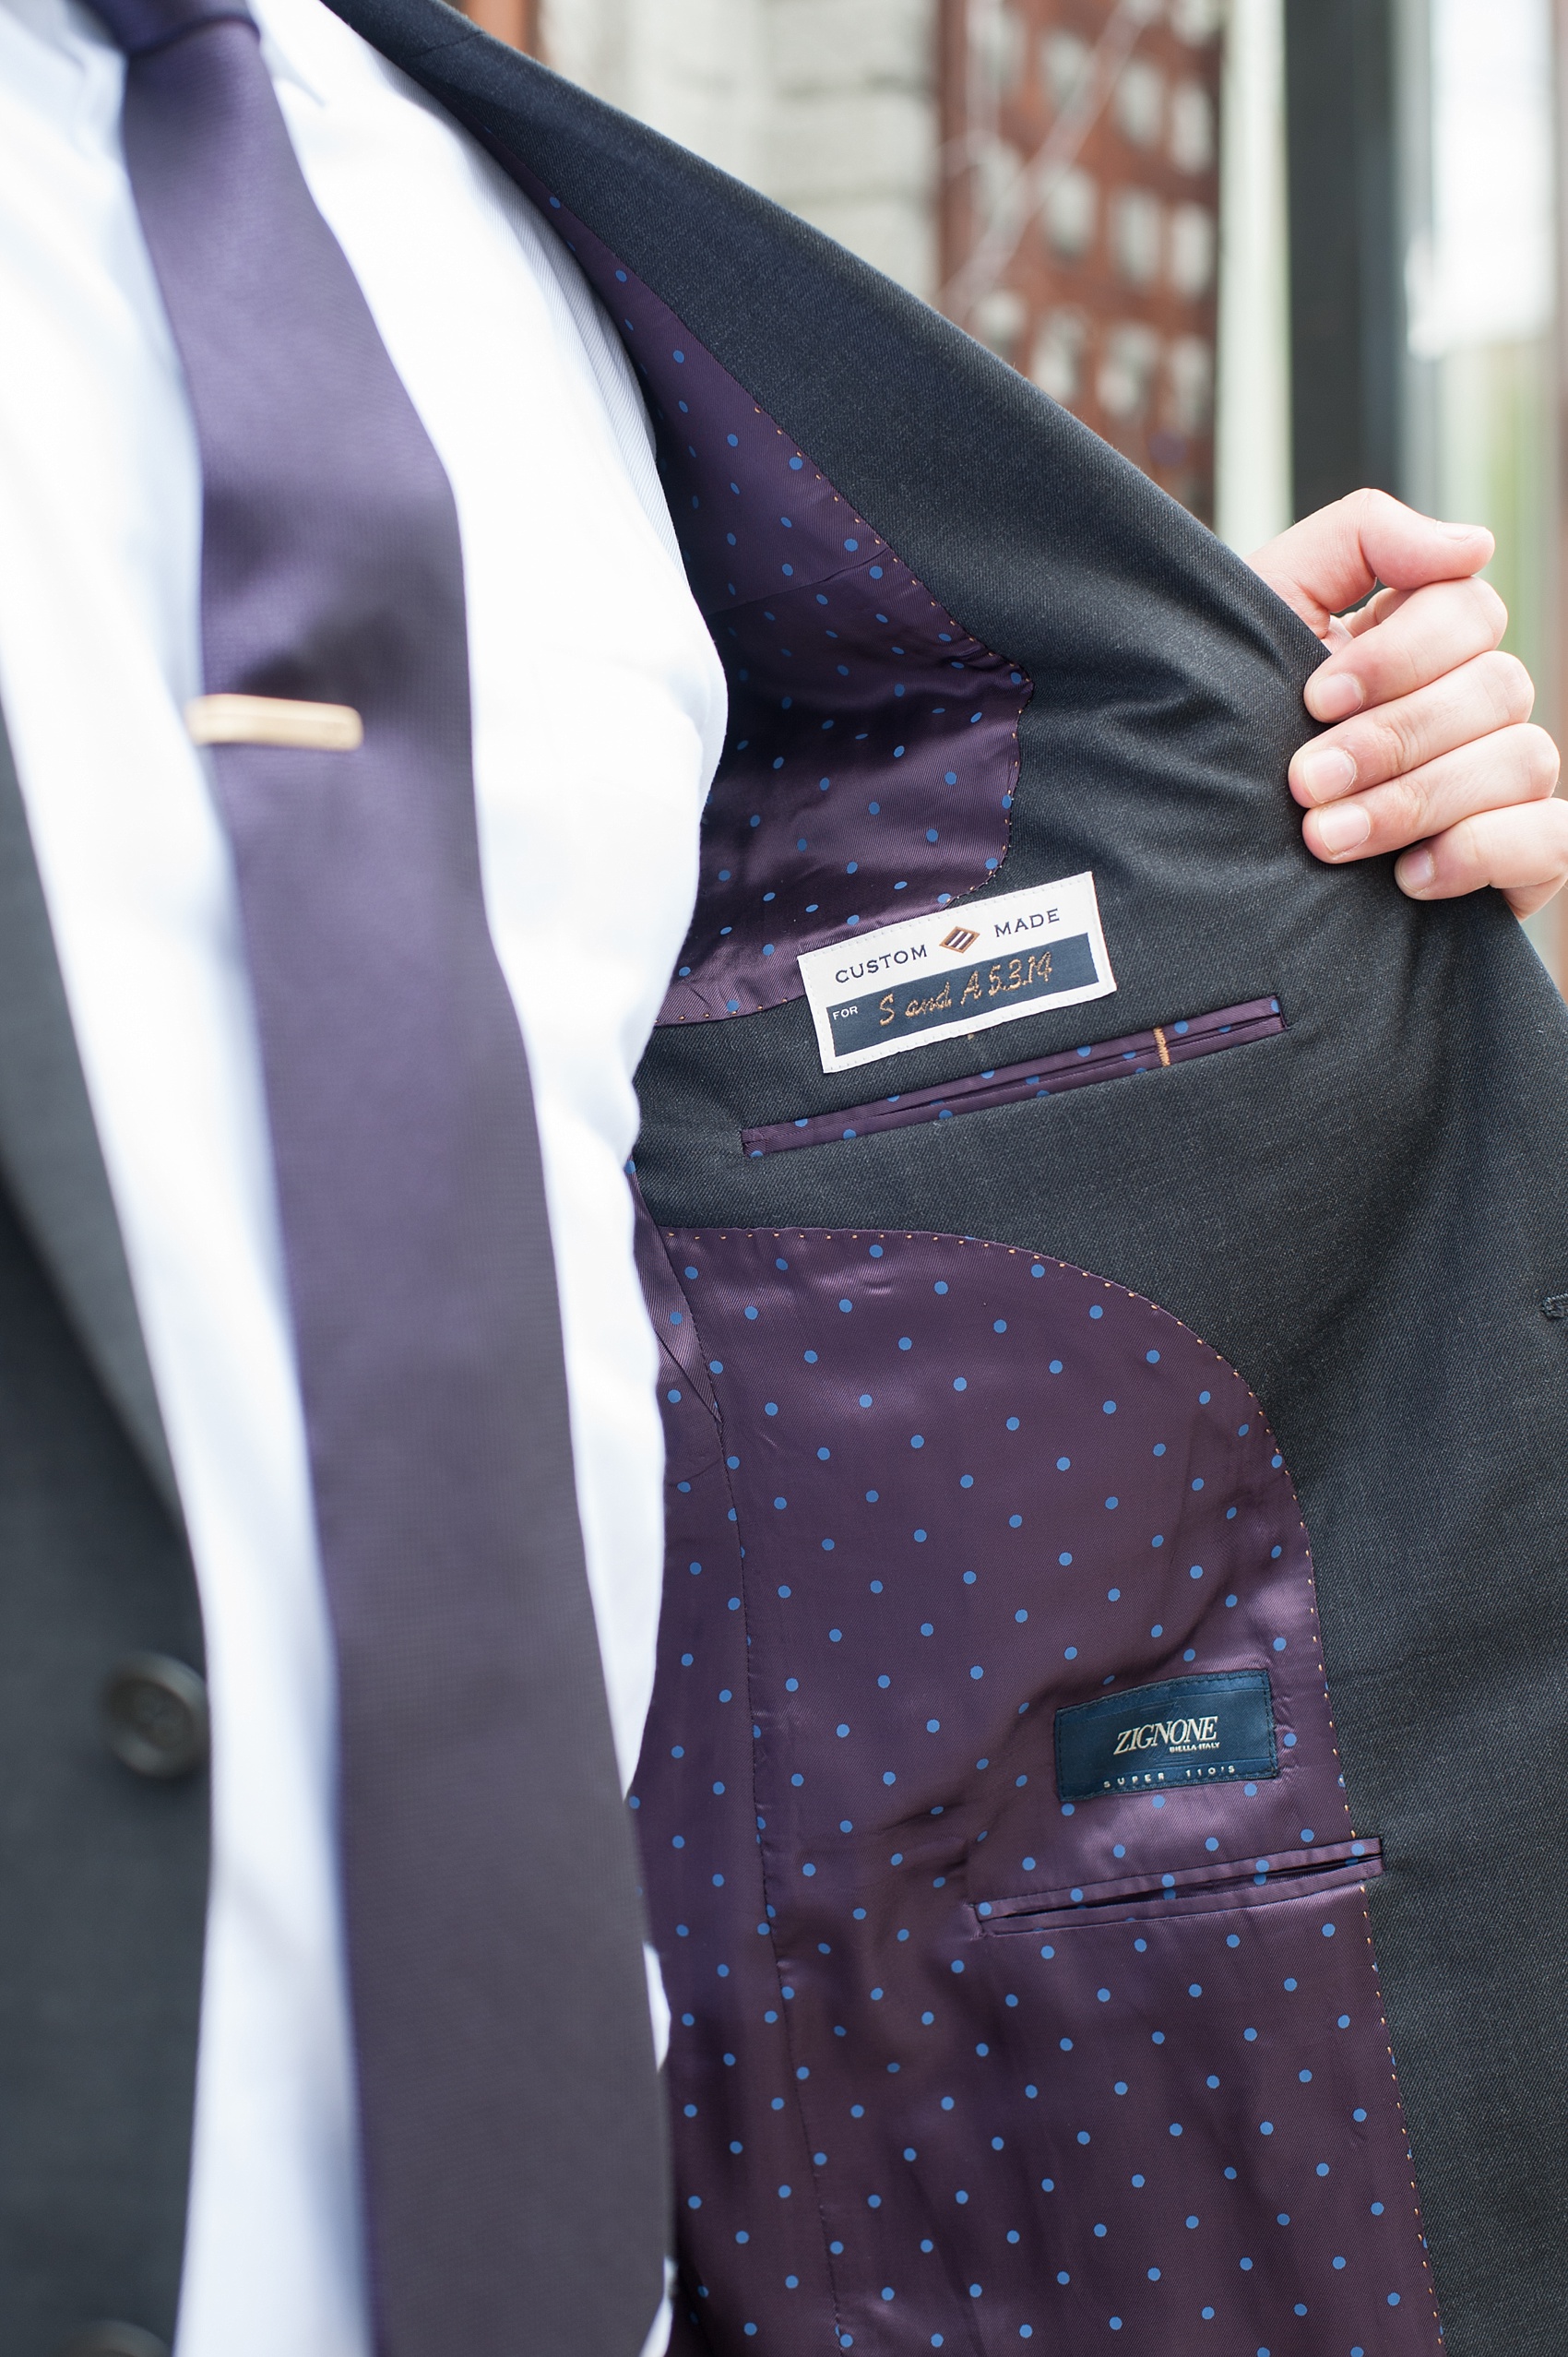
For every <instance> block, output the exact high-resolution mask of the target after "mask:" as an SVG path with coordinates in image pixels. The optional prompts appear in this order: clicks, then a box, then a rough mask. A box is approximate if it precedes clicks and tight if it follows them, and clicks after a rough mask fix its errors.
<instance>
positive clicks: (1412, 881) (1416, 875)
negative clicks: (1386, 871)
mask: <svg viewBox="0 0 1568 2357" xmlns="http://www.w3.org/2000/svg"><path fill="white" fill-rule="evenodd" d="M1394 874H1395V876H1396V879H1397V881H1398V885H1399V889H1400V890H1401V891H1402V892H1424V891H1425V890H1426V888H1427V887H1428V885H1429V884H1431V882H1433V880H1434V879H1435V877H1436V875H1437V862H1436V861H1435V860H1434V859H1433V857H1432V855H1431V852H1430V851H1428V850H1427V848H1426V845H1425V844H1424V843H1422V844H1420V845H1419V846H1418V847H1417V849H1416V850H1415V851H1407V852H1406V854H1405V856H1404V858H1403V859H1402V860H1400V861H1399V862H1398V863H1397V865H1396V868H1395V870H1394Z"/></svg>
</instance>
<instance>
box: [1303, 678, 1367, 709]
mask: <svg viewBox="0 0 1568 2357" xmlns="http://www.w3.org/2000/svg"><path fill="white" fill-rule="evenodd" d="M1365 701H1366V694H1365V691H1364V690H1363V688H1362V686H1361V683H1360V680H1359V679H1358V678H1357V677H1356V674H1355V673H1354V672H1353V671H1336V672H1330V673H1329V675H1328V677H1327V678H1326V679H1324V676H1323V674H1322V673H1321V672H1319V673H1317V674H1316V675H1315V676H1314V677H1313V678H1312V679H1310V680H1308V682H1307V697H1306V702H1307V709H1308V711H1309V712H1311V713H1312V714H1313V716H1314V717H1315V718H1316V719H1317V720H1345V719H1347V718H1348V715H1349V714H1350V713H1352V712H1359V711H1360V708H1361V706H1362V705H1363V704H1364V703H1365Z"/></svg>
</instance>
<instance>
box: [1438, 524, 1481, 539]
mask: <svg viewBox="0 0 1568 2357" xmlns="http://www.w3.org/2000/svg"><path fill="white" fill-rule="evenodd" d="M1440 529H1441V530H1442V533H1443V539H1444V540H1445V541H1475V540H1479V539H1480V538H1481V536H1482V534H1483V533H1484V532H1485V530H1486V526H1485V525H1484V524H1443V526H1442V527H1441V528H1440Z"/></svg>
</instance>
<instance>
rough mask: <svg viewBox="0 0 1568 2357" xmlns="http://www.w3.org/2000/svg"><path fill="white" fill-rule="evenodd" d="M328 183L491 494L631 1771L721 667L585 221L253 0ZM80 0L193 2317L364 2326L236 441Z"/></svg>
mask: <svg viewBox="0 0 1568 2357" xmlns="http://www.w3.org/2000/svg"><path fill="white" fill-rule="evenodd" d="M255 13H256V15H257V17H258V18H259V19H260V21H261V24H262V27H263V30H264V35H265V41H264V54H265V56H266V58H267V64H268V65H269V67H270V69H271V72H272V74H273V77H274V80H275V82H276V85H277V89H278V93H279V100H280V101H281V103H282V107H283V112H284V114H285V116H286V118H287V121H288V125H289V129H290V132H291V137H292V138H293V141H294V145H295V148H296V149H297V151H298V154H299V158H300V161H301V164H302V166H303V171H304V173H305V177H306V179H307V180H308V182H309V184H310V186H311V189H312V191H313V193H314V195H315V199H316V201H317V203H318V204H319V206H320V208H321V209H322V211H323V213H324V214H325V216H326V218H327V221H328V223H329V224H330V226H331V228H332V229H333V231H334V232H335V233H336V235H337V237H338V239H339V243H340V244H342V246H343V247H344V249H345V251H346V253H347V255H348V257H349V260H350V264H351V265H352V267H353V268H354V270H355V272H356V273H357V275H358V278H359V280H360V283H361V285H362V287H363V289H364V292H365V294H366V297H367V299H368V301H369V304H370V307H371V310H372V312H373V313H374V317H375V320H376V323H377V325H378V327H380V330H381V333H382V336H383V338H384V339H385V341H386V345H387V348H388V350H389V351H390V352H391V355H392V358H393V361H394V362H395V363H396V365H397V367H398V371H399V373H400V374H401V375H402V378H403V382H404V384H405V385H406V386H407V387H408V389H409V391H410V395H411V397H412V399H413V400H414V403H415V406H416V407H417V409H418V410H419V412H420V414H421V416H422V419H423V421H424V423H425V426H426V428H427V430H428V431H429V433H430V434H431V437H432V439H433V441H434V444H435V446H436V449H437V450H438V451H439V453H440V455H441V458H442V459H443V461H444V463H445V467H446V470H447V473H448V474H449V476H450V478H451V481H452V485H453V489H454V492H455V494H456V497H457V513H458V517H459V519H460V522H461V527H462V534H463V545H464V557H465V565H466V572H467V582H468V596H469V645H470V660H471V668H472V676H473V711H474V769H475V779H476V786H477V792H478V801H479V821H480V835H481V851H482V857H483V864H484V885H485V892H486V898H487V901H488V906H489V912H490V921H491V925H492V929H493V934H494V936H495V944H496V947H497V950H498V952H499V955H500V958H501V963H502V966H503V968H504V970H505V974H506V979H507V982H508V983H509V985H510V987H511V990H512V994H513V996H514V999H515V1000H516V1003H517V1012H518V1016H519V1018H520V1020H521V1023H522V1027H523V1030H524V1033H525V1036H526V1038H527V1042H528V1048H529V1058H530V1062H531V1065H532V1070H533V1081H534V1091H535V1097H536V1100H537V1103H538V1109H539V1117H540V1132H541V1139H542V1147H543V1155H544V1166H545V1177H546V1184H547V1188H548V1194H549V1201H550V1212H551V1220H552V1230H553V1235H554V1244H555V1256H556V1264H557V1272H558V1278H559V1284H560V1292H561V1303H562V1312H563V1319H564V1332H565V1349H566V1362H567V1373H568V1381H569V1386H570V1393H571V1411H572V1432H573V1440H574V1446H575V1449H576V1476H577V1493H578V1499H579V1504H580V1507H581V1513H582V1520H583V1528H584V1534H585V1538H586V1542H587V1549H588V1573H589V1577H590V1580H591V1582H592V1587H593V1594H594V1601H595V1606H596V1610H597V1613H598V1619H599V1630H600V1644H601V1647H602V1650H603V1657H604V1667H605V1676H606V1682H607V1684H608V1688H609V1694H610V1702H611V1709H612V1717H613V1721H614V1729H615V1736H616V1742H617V1746H618V1750H619V1755H620V1759H621V1765H622V1769H623V1772H624V1775H625V1776H627V1777H629V1776H630V1774H631V1771H632V1768H633V1766H634V1764H635V1761H636V1752H637V1747H638V1744H639V1741H640V1738H641V1732H642V1724H643V1717H644V1713H645V1710H646V1708H647V1696H648V1691H649V1688H650V1686H651V1684H652V1677H653V1653H654V1637H655V1628H656V1622H657V1616H658V1609H659V1567H660V1553H661V1547H660V1531H659V1480H660V1471H661V1453H660V1446H659V1430H658V1420H657V1413H656V1409H655V1403H654V1396H653V1380H652V1378H653V1348H652V1339H651V1336H650V1333H649V1329H648V1327H647V1321H646V1318H645V1316H644V1314H643V1310H642V1305H641V1302H640V1298H639V1295H638V1292H637V1287H636V1279H635V1275H634V1270H633V1264H632V1255H631V1222H630V1213H629V1206H628V1200H627V1191H626V1184H625V1180H624V1173H623V1166H624V1162H625V1159H626V1156H627V1154H628V1153H629V1151H630V1149H631V1146H632V1142H633V1138H634V1136H635V1132H636V1105H635V1101H634V1097H633V1089H632V1075H633V1072H634V1070H635V1068H636V1063H637V1060H638V1057H639V1055H640V1054H641V1051H642V1048H643V1046H644V1044H645V1042H646V1041H647V1035H648V1031H649V1029H650V1027H651V1025H652V1023H653V1020H654V1018H655V1015H656V1013H657V1010H658V1006H659V997H660V994H661V992H662V989H663V986H664V982H665V980H666V977H667V975H668V974H669V972H670V970H671V967H672V965H673V963H674V959H675V956H676V952H677V951H678V949H679V946H680V943H681V940H682V936H683V931H684V928H685V924H686V922H687V918H688V915H689V912H690V909H691V904H692V899H693V894H694V890H695V875H696V848H697V826H698V818H699V814H700V811H701V807H702V803H703V799H704V795H705V793H706V792H707V783H708V780H709V779H710V777H711V774H712V770H713V767H714V764H715V761H716V759H717V757H718V752H719V742H720V737H721V733H722V728H723V720H724V684H723V677H722V673H721V672H720V670H719V663H718V660H717V657H716V655H715V653H714V650H713V647H712V644H711V642H710V640H709V638H708V637H707V632H706V630H705V629H704V627H703V625H702V622H701V620H700V617H699V616H698V614H697V613H696V611H695V607H694V605H693V603H692V601H691V599H690V596H689V593H688V591H687V589H686V585H685V581H684V577H683V573H682V570H681V565H680V561H679V558H678V555H677V554H676V551H675V546H674V540H673V535H672V532H671V525H670V519H669V516H668V513H667V510H666V508H665V505H664V501H663V496H662V494H661V492H660V490H659V482H658V478H657V475H656V473H655V471H654V468H653V464H652V458H651V455H650V446H649V439H648V432H647V419H646V416H645V414H644V411H643V408H642V403H641V400H640V399H639V396H638V394H637V391H636V385H635V382H634V380H633V377H632V375H631V372H630V370H629V368H628V366H627V364H626V362H625V360H624V355H623V353H622V351H621V349H620V346H619V343H618V342H617V340H616V339H615V337H614V335H613V333H612V331H611V330H610V328H609V327H608V326H607V325H606V323H605V321H604V320H603V318H602V316H601V315H600V312H599V310H598V307H597V305H596V303H595V301H594V299H593V297H592V296H591V294H590V293H589V292H588V289H587V287H586V285H585V284H584V282H583V280H581V278H580V276H579V275H578V273H577V271H576V267H575V265H574V264H573V263H572V261H571V259H570V256H567V255H566V254H565V253H564V250H563V249H562V248H561V246H560V245H559V244H558V243H557V241H556V240H555V238H554V237H553V235H552V232H549V231H548V230H546V229H544V228H543V227H542V225H541V224H540V222H539V221H538V219H537V217H536V216H535V215H534V213H533V212H532V210H531V208H529V205H528V204H527V203H526V202H525V200H524V199H523V198H522V197H521V196H519V195H518V194H517V191H516V189H515V188H514V187H513V186H512V185H511V184H510V183H509V182H507V181H506V180H505V177H504V176H503V175H502V174H501V173H500V172H499V171H498V170H497V168H496V167H495V166H494V165H493V163H492V162H491V161H489V160H488V159H487V158H486V157H485V156H484V155H482V154H481V152H480V150H479V149H477V148H476V147H475V146H474V145H473V144H472V143H471V142H470V141H469V140H468V139H467V138H466V137H464V136H463V135H462V134H461V133H459V132H458V131H457V130H456V129H455V128H454V126H453V125H451V124H450V122H449V121H448V120H447V118H446V117H445V116H444V115H443V114H442V113H440V112H439V111H438V110H437V109H436V108H435V106H434V104H433V103H432V101H429V100H428V99H427V98H425V97H424V95H423V94H422V92H420V91H419V90H418V89H415V87H414V86H413V85H412V84H411V83H410V82H408V81H407V80H405V78H404V77H402V76H401V75H399V74H398V72H397V71H396V70H395V69H394V68H393V67H392V66H390V65H387V64H386V62H385V61H384V60H383V59H382V58H381V57H380V56H379V55H377V54H376V53H375V52H374V50H372V49H370V48H369V47H368V46H367V45H366V44H365V43H364V42H362V40H361V39H360V38H359V37H358V35H357V34H355V33H353V32H351V31H350V30H349V28H348V27H347V26H346V25H344V24H343V23H341V22H340V20H339V18H336V17H334V16H332V15H331V14H330V13H329V12H328V10H327V8H326V7H325V6H323V5H322V0H255ZM122 80H123V66H122V63H121V60H120V58H119V55H118V54H117V53H116V52H115V51H114V50H113V48H112V47H111V46H110V44H109V42H107V40H106V38H105V37H104V36H103V34H102V32H101V29H100V27H99V26H98V23H97V20H96V19H95V18H92V17H90V16H89V14H88V13H87V12H86V11H85V10H84V9H82V8H79V7H77V6H76V5H74V0H0V318H3V319H4V322H5V327H4V347H5V361H4V365H3V366H0V703H3V705H4V708H5V712H6V719H7V721H8V724H9V728H10V732H11V736H12V741H13V744H14V748H15V752H16V756H17V762H18V770H19V773H20V778H21V783H22V790H23V794H24V797H25V800H26V804H27V809H28V815H29V819H30V825H31V828H32V834H33V839H34V843H35V845H36V849H37V852H38V858H39V863H40V867H41V870H42V877H43V885H44V889H45V893H46V895H47V899H48V903H49V909H50V913H51V917H52V920H53V927H54V934H55V939H56V942H57V945H58V948H59V953H60V958H61V964H62V967H63V970H64V974H65V987H66V991H67V994H68V996H69V1000H70V1006H71V1011H72V1015H73V1018H74V1021H75V1024H76V1030H77V1039H78V1041H79V1043H80V1047H81V1053H82V1059H83V1063H84V1065H85V1068H86V1073H87V1081H88V1087H89V1092H90V1095H91V1100H92V1105H93V1110H94V1113H95V1116H96V1119H97V1123H98V1128H99V1134H100V1136H101V1140H102V1144H103V1150H104V1155H105V1159H106V1161H107V1164H108V1169H109V1176H110V1181H111V1184H112V1186H113V1194H114V1199H115V1203H116V1206H117V1208H118V1211H119V1215H120V1220H121V1223H122V1226H123V1228H124V1231H125V1244H126V1248H127V1251H128V1254H129V1258H130V1267H131V1274H132V1279H133V1281H134V1284H135V1287H136V1292H137V1302H138V1304H139V1307H140V1311H141V1316H142V1322H143V1325H144V1327H145V1330H146V1334H147V1341H148V1351H149V1354H150V1357H151V1362H152V1368H153V1374H154V1376H155V1379H156V1382H157V1386H158V1393H159V1398H160V1403H161V1406H162V1411H163V1416H164V1421H165V1423H166V1424H167V1427H168V1434H169V1443H170V1446H171V1449H172V1453H173V1459H174V1464H175V1468H176V1470H177V1473H178V1476H179V1482H180V1489H181V1494H182V1496H183V1498H184V1506H185V1512H186V1517H187V1520H188V1525H189V1530H190V1536H191V1542H192V1546H193V1550H194V1553H195V1559H196V1577H197V1580H198V1583H199V1586H200V1592H201V1602H202V1610H203V1614H204V1618H205V1622H206V1629H207V1643H208V1682H209V1685H210V1691H211V1699H212V1721H213V1810H214V1835H213V1872H212V1886H211V1899H210V1905H209V1913H208V1939H207V1977H206V1983H205V1992H204V1997H203V2006H202V2021H201V2045H200V2058H199V2069H198V2091H197V2100H196V2151H195V2161H194V2167H193V2175H192V2192H191V2208H190V2224H189V2236H188V2242H187V2247H186V2256H185V2271H184V2286H183V2292H182V2301H181V2312H180V2324H179V2335H178V2348H177V2357H279V2352H287V2357H369V2349H370V2342H369V2337H368V2334H367V2328H366V2321H365V2306H364V2292H363V2285H362V2272H361V2258H360V2243H359V2232H358V2213H357V2188H356V2178H355V2163H354V2149H355V2133H354V2119H353V2096H352V2086H351V2072H350V2042H349V2028H348V2018H347V2002H346V1994H345V1987H344V1976H343V1966H342V1953H341V1940H342V1934H341V1925H340V1920H339V1898H338V1887H337V1879H336V1871H335V1863H334V1840H333V1829H332V1806H331V1793H332V1782H333V1724H332V1720H333V1684H332V1667H331V1653H330V1640H329V1635H328V1627H327V1614H326V1607H325V1600H324V1596H323V1590H322V1584H321V1576H320V1569H319V1565H318V1562H317V1555H316V1547H315V1533H314V1529H313V1524H312V1515H311V1504H310V1494H309V1486H308V1480H307V1473H306V1459H305V1444H304V1434H303V1419H302V1414H301V1408H300V1400H299V1394H298V1389H297V1386H296V1380H295V1373H294V1366H293V1361H292V1355H291V1342H290V1332H289V1325H288V1318H287V1313H286V1303H285V1293H284V1285H283V1278H282V1271H281V1265H280V1256H279V1237H278V1232H277V1223H276V1218H275V1212H274V1207H273V1199H272V1191H271V1183H270V1176H269V1166H268V1149H267V1130H266V1121H265V1114H264V1110H263V1100H262V1089H261V1080H260V1075H259V1071H258V1065H257V1054H256V1043H255V1033H254V1025H253V1017H252V1011H251V1006H250V999H249V993H248V987H247V981H246V974H245V967H244V958H243V955H242V952H241V946H240V934H239V926H238V920H237V912H236V906H235V897H234V890H233V885H232V876H231V873H230V866H229V861H228V856H227V851H226V845H225V839H224V837H223V834H222V831H221V828H220V824H219V821H218V819H217V816H216V814H215V810H214V805H213V804H212V801H211V799H210V796H209V793H208V780H207V776H206V772H205V770H204V767H203V756H199V755H198V754H197V753H196V751H195V750H194V749H193V747H192V746H191V744H190V743H189V742H188V740H187V738H186V736H185V733H184V728H183V726H182V722H181V717H180V715H181V708H182V706H183V704H184V700H185V699H186V698H187V697H188V696H192V695H194V694H196V693H198V692H199V691H200V687H201V680H200V676H199V658H198V577H197V562H198V544H199V524H200V480H199V468H198V462H197V457H196V443H195V436H194V432H193V428H192V423H191V419H190V414H189V411H188V407H187V403H186V399H185V395H184V385H183V381H182V378H181V374H180V370H179V366H178V363H177V361H176V359H175V356H174V351H173V348H172V340H171V338H170V333H169V328H168V325H167V322H166V320H165V317H164V315H163V311H162V307H161V304H160V299H159V295H158V292H157V289H156V285H155V282H154V280H153V277H152V272H151V268H150V266H149V264H148V257H147V255H146V252H145V250H144V247H143V244H142V241H141V236H140V232H139V228H138V225H137V215H136V210H135V206H134V204H133V201H132V198H131V194H130V190H129V186H128V185H127V182H126V178H125V168H124V162H123V159H122V155H121V150H120V140H119V128H118V125H119V111H120V98H121V89H122Z"/></svg>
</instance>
